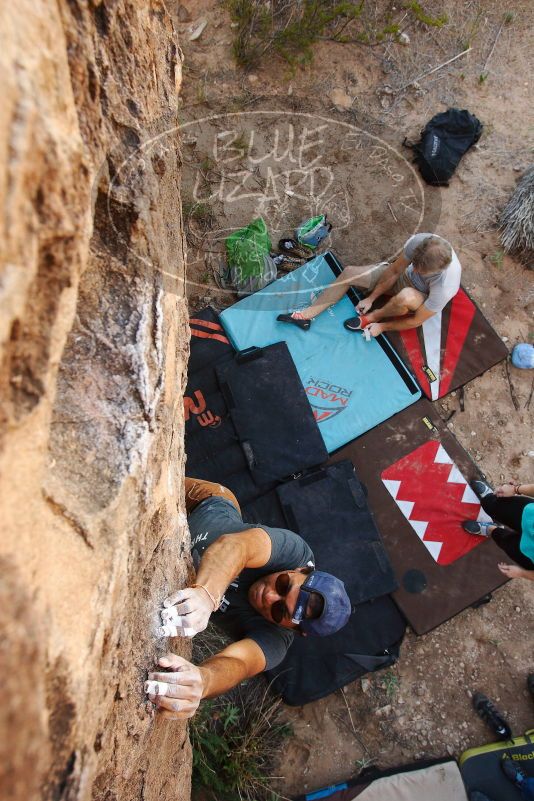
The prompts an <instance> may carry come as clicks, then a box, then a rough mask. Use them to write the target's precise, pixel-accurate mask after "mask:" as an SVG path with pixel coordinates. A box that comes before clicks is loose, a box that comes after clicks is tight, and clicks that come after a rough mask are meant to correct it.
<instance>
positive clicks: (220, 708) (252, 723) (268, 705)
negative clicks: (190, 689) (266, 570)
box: [189, 626, 291, 801]
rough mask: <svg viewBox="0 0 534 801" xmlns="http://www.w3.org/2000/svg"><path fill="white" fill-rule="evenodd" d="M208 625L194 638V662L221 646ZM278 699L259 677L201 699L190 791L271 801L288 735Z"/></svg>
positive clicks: (226, 800) (225, 800) (216, 798)
mask: <svg viewBox="0 0 534 801" xmlns="http://www.w3.org/2000/svg"><path fill="white" fill-rule="evenodd" d="M226 642H227V641H226V640H225V638H224V636H223V635H221V634H220V633H219V631H218V630H217V629H216V628H215V627H213V626H208V628H207V629H206V631H205V632H203V633H202V635H199V636H198V637H196V638H195V650H194V660H195V661H199V660H202V659H205V658H207V657H209V656H210V655H211V654H213V653H216V652H217V651H219V650H220V649H221V648H223V647H224V645H225V644H226ZM280 704H281V701H280V699H279V698H276V697H274V695H273V693H272V692H271V691H270V689H269V686H268V685H267V684H266V682H265V680H264V679H263V678H261V677H257V678H254V679H250V680H249V681H246V682H243V683H242V684H240V685H238V686H237V687H234V689H233V690H231V691H230V692H228V693H226V694H225V695H222V696H219V697H218V698H214V699H212V700H208V701H203V702H202V704H201V705H200V707H199V710H198V712H197V714H196V715H195V716H194V717H193V718H192V719H191V723H190V729H189V731H190V736H191V745H192V748H193V787H194V788H195V789H196V790H200V789H201V788H202V790H203V791H204V793H207V794H208V796H211V798H212V799H213V801H237V800H239V801H276V799H280V798H281V796H279V795H278V794H277V793H276V791H275V790H274V789H273V787H272V782H273V779H274V777H273V776H271V772H272V766H273V764H274V762H275V757H276V756H277V754H278V752H279V750H280V746H281V743H282V742H283V740H284V739H285V738H286V737H287V736H289V734H290V733H291V729H290V727H289V726H288V725H287V724H285V723H283V722H281V720H280Z"/></svg>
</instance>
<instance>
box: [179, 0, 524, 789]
mask: <svg viewBox="0 0 534 801" xmlns="http://www.w3.org/2000/svg"><path fill="white" fill-rule="evenodd" d="M372 5H373V6H375V5H376V4H374V3H373V4H372ZM390 5H391V4H390ZM400 5H401V4H399V6H400ZM171 6H172V13H173V14H174V15H175V16H176V18H177V19H178V20H179V29H180V32H181V41H182V43H183V50H184V55H185V62H184V75H185V80H184V89H183V94H182V104H183V105H182V109H181V113H182V115H183V121H184V123H185V127H184V146H183V149H184V154H183V157H184V191H183V197H184V201H185V202H186V216H187V208H189V209H190V210H191V209H193V208H195V209H196V212H194V213H192V214H191V216H190V218H189V220H188V224H187V230H188V240H189V253H188V276H189V302H190V308H191V309H194V308H198V307H199V306H202V305H205V303H206V302H211V303H213V304H214V305H216V306H218V307H219V308H222V307H223V306H226V305H228V304H229V303H231V302H233V300H234V298H233V296H230V295H228V293H226V292H223V291H221V290H220V289H218V288H217V285H216V283H215V281H214V280H213V275H214V273H215V272H216V271H217V269H218V265H219V263H220V261H221V256H220V253H221V250H222V239H223V238H224V234H225V231H227V230H228V229H229V228H232V227H237V226H240V225H243V224H245V223H246V222H248V221H249V220H250V219H251V218H252V216H253V213H254V212H258V211H260V212H262V213H263V214H264V216H265V218H266V219H267V221H268V224H269V227H270V230H272V231H273V232H274V233H275V236H273V239H275V238H278V237H277V234H278V232H283V231H285V230H287V229H291V227H292V226H294V224H295V223H296V222H299V218H298V216H297V215H298V214H299V213H301V212H305V211H311V212H312V213H313V211H315V210H317V211H318V210H323V211H325V210H326V211H328V212H329V214H330V216H331V219H332V222H333V223H334V225H335V228H334V232H333V236H332V241H331V244H332V246H333V248H334V250H335V251H336V252H337V253H338V255H339V256H340V258H341V259H342V261H344V262H345V263H350V262H352V263H355V262H356V260H357V259H360V260H361V263H365V260H369V261H373V262H376V261H379V260H382V259H384V258H388V257H390V256H391V255H393V254H394V253H395V252H396V251H397V250H398V249H399V248H400V247H401V246H402V244H403V242H404V241H405V240H406V238H407V237H408V236H409V235H410V234H411V233H413V232H414V231H415V230H423V231H425V230H433V231H436V233H439V234H441V235H443V236H445V237H446V238H448V239H449V240H450V241H451V242H452V243H453V245H454V247H455V249H456V251H457V252H458V254H459V257H460V260H461V263H462V266H463V284H464V286H465V287H466V288H467V289H468V290H469V291H470V292H471V293H472V295H473V297H474V298H475V300H476V301H477V302H478V303H479V304H480V306H481V307H482V309H483V311H484V313H485V314H486V316H487V317H488V318H489V320H490V321H491V322H492V324H493V325H494V327H495V329H496V330H497V331H498V332H499V334H500V335H501V336H502V337H503V339H504V341H505V342H506V343H507V345H508V346H509V347H510V348H511V347H512V346H513V344H514V343H516V342H518V341H532V339H533V333H534V329H533V325H532V311H533V300H534V295H533V288H534V272H532V271H529V270H527V269H526V268H525V267H524V266H521V265H520V264H519V263H518V262H516V261H514V260H513V259H511V258H509V257H508V256H506V255H504V254H503V252H502V249H501V246H500V242H499V236H498V231H497V230H496V228H497V219H498V213H499V210H500V209H501V208H502V206H503V205H504V203H505V201H506V199H507V197H508V196H509V195H510V193H511V191H512V190H513V188H514V186H515V181H516V180H517V178H518V177H519V175H520V174H521V172H522V171H523V170H524V169H525V168H526V167H527V166H528V164H529V163H530V162H532V145H533V143H532V138H531V137H532V123H533V115H532V108H533V93H532V77H531V75H532V62H530V63H529V59H530V58H531V57H532V53H533V52H534V48H533V44H534V42H533V38H532V30H533V29H534V28H533V25H532V23H533V22H534V19H533V14H532V6H531V4H530V3H529V2H509V3H507V4H506V12H509V13H510V14H512V15H513V16H512V17H511V18H509V20H508V23H507V24H502V23H503V19H504V18H503V5H502V3H500V4H499V3H497V2H484V3H482V2H475V1H473V0H462V2H460V1H459V0H446V2H440V3H438V2H428V3H426V4H425V8H427V10H428V11H430V12H438V11H439V12H441V11H445V12H446V13H447V14H448V18H449V22H448V23H447V24H446V25H445V26H444V27H442V28H432V29H424V28H423V27H422V26H420V25H419V24H418V23H416V22H412V23H411V24H410V25H409V27H408V28H407V29H406V33H407V35H408V37H409V43H408V44H406V45H402V44H397V43H393V44H391V43H389V44H388V43H384V44H381V45H379V46H377V47H364V46H360V45H348V44H343V45H341V44H337V43H333V42H329V41H322V42H320V43H319V44H318V45H317V46H316V47H315V50H314V54H315V55H314V59H313V62H312V63H311V64H310V65H308V66H306V67H304V68H302V69H297V70H291V69H289V68H288V66H287V64H285V63H284V62H282V61H279V60H276V59H272V58H270V57H269V58H267V59H266V61H265V62H264V63H263V65H262V67H261V68H260V69H258V70H255V71H254V72H253V73H249V74H248V75H247V74H245V73H243V72H242V71H241V70H239V69H237V68H236V66H235V63H234V61H233V59H232V53H231V43H232V38H233V36H234V33H235V29H233V28H232V27H231V25H230V19H229V17H228V15H227V13H226V12H225V10H224V8H223V7H222V6H221V4H220V3H218V2H210V1H209V0H199V2H192V0H189V2H184V3H183V4H182V5H181V7H179V6H177V4H176V3H175V4H171ZM202 18H205V19H206V20H207V26H206V28H205V29H204V31H203V33H202V34H201V36H200V37H199V38H198V39H196V40H195V41H192V42H190V41H188V37H189V35H190V32H191V31H192V30H194V29H195V28H196V23H197V22H198V21H199V20H201V19H202ZM371 22H372V20H371ZM468 45H470V46H471V48H472V49H471V51H470V52H469V53H467V54H466V55H464V56H462V57H460V58H459V59H457V60H456V61H454V62H453V63H451V64H450V65H448V66H446V67H445V68H443V69H440V70H438V71H436V72H434V73H432V74H430V75H428V76H427V77H423V78H420V79H419V81H418V82H417V83H416V84H415V85H411V86H408V87H407V88H403V87H404V86H405V85H406V84H407V83H409V82H410V81H412V79H413V78H415V77H416V76H419V75H421V74H422V73H425V72H426V71H428V70H430V69H432V68H433V67H435V66H437V65H440V64H442V63H443V62H446V61H447V60H448V59H450V58H452V57H453V56H455V55H456V54H457V53H460V52H462V51H463V50H465V49H466V47H467V46H468ZM450 106H458V107H460V108H468V109H469V110H470V111H472V112H473V113H475V114H476V115H477V116H478V117H479V118H480V119H481V120H482V122H483V123H484V133H483V135H482V138H481V140H480V142H479V143H478V145H477V146H476V147H475V148H473V150H472V151H471V152H470V153H468V154H467V155H466V157H465V158H464V159H463V161H462V163H461V165H460V167H459V169H458V171H457V174H456V175H455V177H454V178H453V179H452V181H451V185H450V187H448V188H445V189H434V188H429V187H426V186H424V187H423V186H421V184H420V181H419V180H418V178H417V176H416V174H415V173H414V172H413V171H412V168H411V166H410V165H409V163H408V162H409V151H403V149H402V146H401V145H402V141H403V138H404V136H405V135H408V136H410V137H412V138H415V137H416V135H417V133H418V131H419V130H420V129H421V128H422V127H423V125H424V123H425V122H426V121H427V120H428V119H429V118H430V117H431V116H433V114H435V113H437V112H439V111H442V110H444V109H445V108H447V107H450ZM251 112H254V113H255V115H256V116H255V117H254V116H253V115H252V114H251ZM268 112H270V116H269V113H268ZM272 112H276V114H273V113H272ZM284 113H286V114H287V113H290V114H291V115H293V116H292V117H290V119H292V120H296V122H295V130H296V129H297V127H298V125H297V123H299V121H300V123H301V122H302V120H303V119H309V120H310V122H309V127H310V128H313V127H314V126H316V125H317V124H318V121H319V122H320V124H323V123H324V128H323V129H322V131H321V138H322V143H321V144H320V146H319V145H317V146H316V147H315V149H314V148H311V149H310V151H309V152H308V157H310V154H314V156H316V157H317V159H319V160H318V161H317V162H316V166H317V165H318V166H319V167H321V164H323V165H325V172H324V174H323V178H324V176H325V175H326V174H327V173H328V170H330V173H328V175H331V176H333V179H334V182H333V184H332V186H333V187H335V188H336V191H334V189H333V188H331V187H330V188H329V189H328V191H327V190H326V189H324V191H323V190H321V191H317V187H316V186H313V185H312V184H307V187H308V188H307V189H306V191H305V192H300V193H299V191H296V190H295V192H293V190H291V189H290V190H289V191H287V186H286V191H285V193H282V198H283V199H282V201H280V196H278V200H277V201H276V202H273V201H272V200H266V199H265V198H263V200H261V202H259V205H258V202H257V198H255V197H253V193H252V192H249V193H248V196H247V197H243V194H246V193H243V192H242V193H241V195H239V199H238V200H235V198H234V199H233V198H231V197H230V194H231V193H230V192H228V191H226V194H225V195H224V197H223V194H222V193H221V192H219V194H218V195H217V193H216V190H214V189H213V185H214V183H216V181H217V179H218V178H220V175H221V170H222V167H221V163H222V162H223V161H225V155H226V157H228V156H229V154H230V155H231V156H232V158H233V157H234V155H235V162H236V164H238V165H239V166H240V167H242V164H243V161H244V160H245V159H246V155H247V154H246V148H247V145H246V143H247V141H249V139H247V137H249V133H250V130H252V128H253V129H254V133H255V136H256V139H255V146H256V150H254V153H255V154H256V155H257V154H258V152H261V150H262V148H263V147H265V145H266V144H272V140H273V137H274V136H275V135H276V136H279V138H280V140H281V139H282V138H283V135H284V134H288V131H289V128H288V123H287V119H286V118H285V117H284V116H283V115H284ZM227 114H232V115H233V116H232V117H231V118H229V117H225V118H222V119H219V120H218V121H215V122H214V121H213V120H211V121H205V122H202V123H200V124H199V123H197V122H196V121H198V120H201V119H204V118H206V117H210V116H212V115H227ZM302 115H309V117H307V118H304V117H303V116H302ZM236 119H238V120H239V122H238V124H237V123H236V122H235V120H236ZM229 120H230V122H229ZM251 120H253V123H251ZM351 126H352V127H351ZM275 129H276V130H275ZM229 130H233V131H237V133H236V134H235V136H234V135H230V134H229V133H228V131H229ZM349 130H350V131H355V132H356V133H354V137H355V140H356V139H358V138H359V141H360V143H363V144H361V148H360V151H359V152H351V151H350V149H347V148H346V146H345V143H346V138H344V137H345V133H346V132H347V131H349ZM273 132H274V133H273ZM340 132H341V134H340ZM529 137H530V139H529ZM213 142H215V143H217V142H219V143H221V142H223V143H225V144H231V145H232V146H233V147H234V151H230V150H226V151H225V154H224V153H223V155H222V156H221V153H220V152H219V153H215V149H214V147H212V144H211V143H213ZM286 146H287V143H286ZM377 147H378V148H380V147H381V148H383V151H380V150H376V148H377ZM391 148H394V149H391ZM238 151H241V152H238ZM250 152H251V151H250V150H249V151H248V155H250ZM280 152H281V151H280ZM380 153H382V155H384V153H385V154H386V155H385V156H384V158H380V157H379V155H377V154H380ZM285 157H286V158H289V159H291V154H289V156H288V151H287V147H286V151H285ZM320 157H321V158H322V159H323V161H322V162H321V161H320ZM406 158H408V162H406V161H404V159H406ZM229 160H230V159H229V158H226V161H229ZM294 162H295V163H296V162H298V158H295V159H294ZM309 164H310V161H309V158H308V166H309ZM188 170H189V172H188ZM312 172H313V170H312ZM227 174H228V173H227V171H225V175H227ZM188 175H189V178H188ZM199 175H200V179H199ZM258 175H259V172H258V168H257V169H256V171H255V172H254V173H253V174H251V176H250V179H251V180H252V181H253V180H254V177H256V178H257V177H258ZM303 175H304V173H303ZM236 176H237V171H236V172H235V173H234V177H233V179H231V180H233V181H234V183H235V184H236V185H237V182H242V178H241V176H238V177H236ZM395 176H396V177H395ZM400 176H402V178H400ZM263 177H264V176H263ZM309 178H310V171H309V170H308V171H307V172H306V174H305V176H304V179H305V180H309ZM199 180H200V183H199ZM188 181H189V183H188ZM209 185H211V194H210V192H208V194H207V196H206V197H208V201H206V202H205V203H204V201H202V200H199V197H200V195H199V194H198V188H199V186H204V189H205V188H206V187H207V186H209ZM243 185H244V183H243ZM310 187H311V188H310ZM292 192H293V194H292ZM188 193H189V194H188ZM306 193H307V194H306ZM234 194H236V193H234ZM275 194H276V193H275ZM284 194H285V197H284ZM297 196H298V197H297ZM306 197H307V198H308V200H307V201H306ZM188 198H189V200H188ZM288 198H289V205H287V203H286V201H287V199H288ZM408 198H411V200H410V199H408ZM234 200H235V202H234ZM188 203H189V206H187V204H188ZM199 203H200V204H201V205H200V206H199V205H198V204H199ZM203 203H204V205H202V204H203ZM195 204H196V205H195ZM291 204H293V205H291ZM314 204H315V205H314ZM199 209H200V212H201V213H197V212H198V210H199ZM303 216H306V214H303ZM532 380H533V379H532V373H529V372H528V371H519V370H515V369H514V368H510V382H509V381H508V378H507V374H506V369H505V365H503V364H500V365H497V366H496V367H494V368H493V369H492V370H490V371H488V372H487V373H485V374H484V375H483V376H481V377H480V378H478V379H476V380H474V381H472V382H471V383H470V384H469V385H468V386H467V387H466V388H465V411H463V412H461V411H460V410H459V403H458V402H459V398H458V397H457V395H456V394H455V393H452V394H451V395H450V396H448V397H447V398H445V399H444V400H443V401H442V402H440V403H439V404H438V408H439V409H440V412H441V413H442V414H443V416H444V417H446V416H447V415H448V414H449V413H450V411H452V410H454V409H456V410H457V413H456V414H455V416H454V419H453V420H452V421H451V422H450V423H449V425H450V428H451V430H452V431H453V432H454V434H455V435H456V436H457V437H458V439H459V441H460V443H461V444H462V445H463V446H464V447H465V448H466V449H467V450H468V451H469V453H470V454H471V455H472V456H473V458H474V459H475V460H476V461H477V463H478V464H479V465H480V467H481V469H482V470H483V471H484V472H485V474H486V475H487V477H488V479H489V480H490V481H491V482H493V483H500V482H501V481H502V480H505V479H506V480H509V479H519V480H522V481H526V480H533V479H534V464H533V459H534V450H532V449H533V448H534V445H533V442H532V434H531V432H532V409H533V408H534V402H533V403H532V404H531V405H530V409H529V408H527V403H528V400H529V395H530V393H531V389H532ZM514 399H515V403H514ZM516 407H517V408H516ZM533 590H534V585H532V584H531V583H528V582H525V581H519V580H517V581H515V582H512V583H509V584H508V585H506V586H505V587H503V588H502V589H501V590H499V591H498V592H496V593H495V595H494V598H493V601H492V602H491V603H490V604H488V605H487V606H484V607H482V608H480V609H478V610H467V611H466V612H464V613H463V614H461V615H459V616H458V617H456V618H455V619H454V620H451V621H449V622H448V623H447V624H445V625H443V626H441V627H440V628H439V629H438V630H436V631H434V632H432V633H430V634H428V635H426V636H423V637H416V636H414V635H413V633H411V632H408V633H407V636H406V638H405V641H404V644H403V647H402V651H401V658H400V661H399V662H398V664H397V665H396V666H395V667H394V668H393V669H391V670H389V671H387V672H386V673H377V674H374V675H370V676H368V677H366V678H364V679H362V680H361V681H357V682H355V683H353V684H351V685H350V686H348V687H347V688H345V691H344V692H341V691H340V692H337V693H336V694H334V695H332V696H330V697H328V698H326V699H324V700H323V701H320V702H318V703H314V704H310V705H308V706H306V707H303V708H301V709H289V708H288V709H287V711H286V713H285V714H286V716H287V719H288V720H290V721H291V722H292V725H293V728H294V736H293V737H292V739H291V741H290V743H289V745H288V747H287V748H285V749H284V753H283V754H281V755H280V764H279V766H278V769H277V775H279V776H283V777H284V780H283V782H282V785H281V786H282V787H283V788H284V792H285V793H287V794H290V793H296V792H303V791H305V790H312V789H316V788H318V787H321V786H323V785H326V784H330V783H333V782H336V781H338V780H341V779H345V778H347V777H349V776H351V775H354V774H356V773H358V771H359V770H360V769H361V767H363V766H365V765H366V764H368V763H369V762H371V761H372V762H373V763H375V764H378V765H380V766H381V767H390V766H394V765H397V764H405V763H408V762H410V761H413V760H414V759H417V758H421V757H423V756H424V757H438V756H443V755H447V754H453V755H455V756H458V755H459V754H460V753H461V752H462V751H463V750H464V749H465V748H468V747H471V746H475V745H479V744H482V743H484V742H486V741H488V740H490V739H491V734H490V732H489V731H488V730H487V729H486V728H485V726H484V724H483V723H482V722H480V721H479V719H478V718H477V717H476V715H475V714H474V712H473V711H472V709H471V705H470V696H471V694H472V693H473V691H475V690H477V689H480V690H483V691H485V692H486V693H488V694H489V695H490V696H491V697H492V698H494V699H495V700H496V701H497V702H498V704H499V707H500V708H501V709H502V711H503V712H505V714H506V715H507V716H508V717H509V720H510V722H511V724H512V727H513V729H514V731H515V732H518V733H519V732H521V731H523V730H525V729H526V728H527V727H529V726H530V727H531V726H532V725H534V704H532V702H531V701H530V700H529V699H528V697H527V694H526V690H525V677H526V674H527V672H528V671H529V670H533V669H534V659H533V657H532V631H533V625H532V621H533V620H534V615H533V613H534V592H533Z"/></svg>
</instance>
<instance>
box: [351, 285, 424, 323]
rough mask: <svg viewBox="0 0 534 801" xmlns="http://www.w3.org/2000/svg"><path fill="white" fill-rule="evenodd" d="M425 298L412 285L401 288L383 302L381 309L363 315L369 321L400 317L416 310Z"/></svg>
mask: <svg viewBox="0 0 534 801" xmlns="http://www.w3.org/2000/svg"><path fill="white" fill-rule="evenodd" d="M425 300H426V295H424V294H423V292H419V290H418V289H414V288H413V287H406V288H405V289H401V291H400V292H398V293H397V294H396V295H393V297H392V298H390V300H388V301H387V303H385V304H384V305H383V306H382V308H381V309H376V311H371V312H369V313H368V314H366V315H365V317H366V318H367V320H368V321H369V322H370V323H375V322H378V321H380V320H385V319H386V318H387V317H401V316H402V315H404V314H409V313H410V312H414V311H416V310H417V309H418V308H419V307H420V306H422V305H423V303H424V302H425Z"/></svg>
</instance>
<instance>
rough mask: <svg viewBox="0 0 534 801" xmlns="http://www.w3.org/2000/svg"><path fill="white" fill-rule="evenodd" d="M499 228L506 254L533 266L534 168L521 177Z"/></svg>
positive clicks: (502, 215) (503, 213)
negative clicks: (517, 257)
mask: <svg viewBox="0 0 534 801" xmlns="http://www.w3.org/2000/svg"><path fill="white" fill-rule="evenodd" d="M500 228H501V242H502V245H503V248H504V250H505V251H506V253H516V254H517V255H518V256H519V257H520V258H522V259H523V260H525V261H526V262H527V264H528V263H529V262H530V266H534V265H532V259H533V258H534V167H530V168H529V169H528V170H527V171H526V172H525V173H524V174H523V175H522V176H521V178H520V180H519V183H518V184H517V187H516V189H515V192H514V193H513V194H512V196H511V198H510V200H509V201H508V203H507V204H506V206H505V207H504V210H503V212H502V214H501V219H500Z"/></svg>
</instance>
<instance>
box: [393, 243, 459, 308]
mask: <svg viewBox="0 0 534 801" xmlns="http://www.w3.org/2000/svg"><path fill="white" fill-rule="evenodd" d="M429 236H435V237H436V238H437V239H442V240H443V242H447V240H446V239H443V237H441V236H437V235H436V234H415V235H414V236H412V237H410V239H408V241H407V242H406V244H405V245H404V255H405V256H406V258H407V259H409V260H410V264H409V265H408V267H407V268H406V277H407V278H408V280H409V281H410V283H411V284H412V286H413V287H414V288H415V289H418V290H419V292H423V293H424V294H425V295H427V298H426V300H425V302H424V304H423V305H424V306H425V308H426V309H428V311H431V312H440V311H441V310H442V309H443V308H445V306H446V305H447V303H448V302H449V300H451V299H452V298H453V297H454V296H455V295H456V293H457V292H458V290H459V289H460V281H461V279H462V266H461V264H460V262H459V260H458V256H457V255H456V253H455V252H454V250H453V249H452V246H451V250H452V259H451V261H450V264H449V266H448V267H446V268H445V269H444V270H440V272H439V273H434V274H433V275H420V274H419V273H414V270H413V264H412V263H411V261H412V258H413V253H414V250H415V248H416V247H417V246H418V245H420V244H421V242H424V240H425V239H427V238H428V237H429ZM447 244H448V245H450V243H449V242H447Z"/></svg>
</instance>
